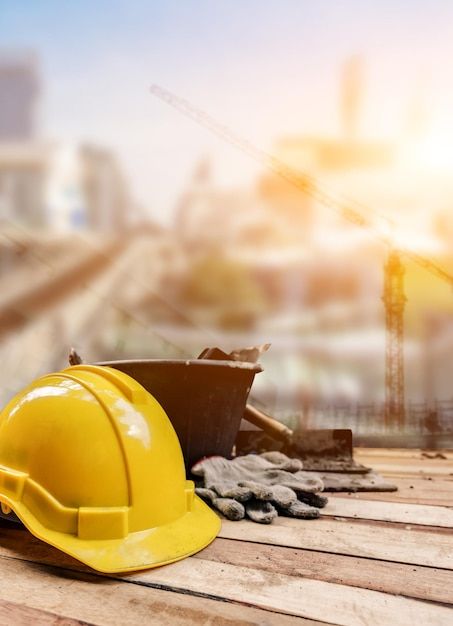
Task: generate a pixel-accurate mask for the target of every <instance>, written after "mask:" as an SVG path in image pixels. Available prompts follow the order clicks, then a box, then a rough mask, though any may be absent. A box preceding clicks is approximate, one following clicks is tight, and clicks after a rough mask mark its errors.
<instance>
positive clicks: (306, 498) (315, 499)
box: [297, 491, 329, 509]
mask: <svg viewBox="0 0 453 626" xmlns="http://www.w3.org/2000/svg"><path fill="white" fill-rule="evenodd" d="M297 499H298V500H299V501H300V502H305V504H309V505H310V506H316V507H317V508H318V509H322V508H324V507H325V506H326V504H327V503H328V501H329V500H328V499H327V498H326V496H321V495H319V494H318V493H305V492H303V491H299V492H298V494H297Z"/></svg>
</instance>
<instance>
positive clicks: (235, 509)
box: [195, 487, 245, 522]
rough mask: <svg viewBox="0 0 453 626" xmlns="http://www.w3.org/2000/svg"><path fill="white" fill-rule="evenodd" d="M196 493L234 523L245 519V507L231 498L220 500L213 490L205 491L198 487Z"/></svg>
mask: <svg viewBox="0 0 453 626" xmlns="http://www.w3.org/2000/svg"><path fill="white" fill-rule="evenodd" d="M195 493H196V494H197V495H198V496H200V498H203V500H206V501H207V502H209V504H211V505H212V506H213V507H214V508H216V509H217V510H218V511H220V513H222V515H224V516H225V517H226V518H227V519H229V520H231V521H233V522H236V521H238V520H241V519H243V518H244V517H245V509H244V506H243V505H242V504H241V503H240V502H237V501H236V500H232V499H231V498H218V497H217V494H216V493H215V492H214V491H213V490H212V489H205V488H204V487H197V488H196V489H195Z"/></svg>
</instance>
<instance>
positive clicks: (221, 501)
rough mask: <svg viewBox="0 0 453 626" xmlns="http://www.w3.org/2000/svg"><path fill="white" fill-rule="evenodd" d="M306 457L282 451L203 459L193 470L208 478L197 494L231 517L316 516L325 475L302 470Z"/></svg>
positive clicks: (324, 500)
mask: <svg viewBox="0 0 453 626" xmlns="http://www.w3.org/2000/svg"><path fill="white" fill-rule="evenodd" d="M301 470H302V462H301V461H300V460H299V459H290V458H288V457H287V456H286V455H285V454H283V453H281V452H265V453H263V454H248V455H246V456H240V457H236V458H235V459H233V460H231V461H229V460H227V459H225V458H223V457H220V456H214V457H209V458H206V459H202V460H201V461H198V463H196V464H195V465H194V466H193V467H192V474H194V475H195V476H198V477H200V478H201V479H202V480H201V481H200V484H199V485H197V487H196V490H195V491H196V493H197V494H198V495H199V496H200V497H201V498H203V499H204V500H206V501H207V502H209V503H210V504H211V505H212V506H213V507H214V508H216V509H217V510H219V511H220V512H221V513H222V514H223V515H225V517H226V518H228V519H230V520H234V521H236V520H240V519H243V518H244V517H245V516H247V517H249V518H250V519H251V520H253V521H254V522H257V523H260V524H270V523H271V522H272V520H273V519H275V518H276V517H277V516H278V515H285V516H287V517H298V518H303V519H315V518H317V517H319V510H318V509H319V508H320V507H323V506H325V505H326V503H327V498H326V497H324V496H322V495H319V492H320V491H322V490H323V487H324V486H323V483H322V480H321V479H320V478H318V477H316V476H315V477H312V476H311V475H310V474H307V473H306V472H303V471H301Z"/></svg>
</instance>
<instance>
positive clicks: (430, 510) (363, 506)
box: [321, 497, 453, 528]
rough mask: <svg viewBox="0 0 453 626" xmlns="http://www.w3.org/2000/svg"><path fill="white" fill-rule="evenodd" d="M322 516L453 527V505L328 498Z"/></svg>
mask: <svg viewBox="0 0 453 626" xmlns="http://www.w3.org/2000/svg"><path fill="white" fill-rule="evenodd" d="M321 515H322V516H324V517H338V516H340V517H350V518H355V519H362V520H377V521H383V522H398V523H401V524H417V525H422V526H439V527H443V528H453V508H452V509H450V508H447V507H440V506H430V505H424V504H401V503H399V502H376V501H373V500H365V499H363V500H354V499H348V498H341V497H336V498H331V499H330V500H329V502H328V504H327V506H326V507H325V508H324V509H321Z"/></svg>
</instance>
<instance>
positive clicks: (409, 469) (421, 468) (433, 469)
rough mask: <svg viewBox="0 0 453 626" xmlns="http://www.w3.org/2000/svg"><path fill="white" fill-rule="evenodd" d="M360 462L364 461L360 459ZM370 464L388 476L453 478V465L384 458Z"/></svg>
mask: <svg viewBox="0 0 453 626" xmlns="http://www.w3.org/2000/svg"><path fill="white" fill-rule="evenodd" d="M360 462H363V461H362V460H361V459H360ZM368 465H369V466H371V467H372V468H373V469H374V470H376V471H377V472H379V473H380V474H385V475H386V476H393V475H395V476H403V477H404V476H431V477H435V478H443V479H444V480H453V467H451V466H445V465H434V464H432V463H429V464H426V465H421V464H418V463H415V462H414V461H412V460H411V461H409V462H408V463H407V464H403V463H401V464H400V463H394V462H392V461H391V460H389V461H388V462H387V461H385V460H383V461H373V463H372V465H371V464H370V463H368Z"/></svg>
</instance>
